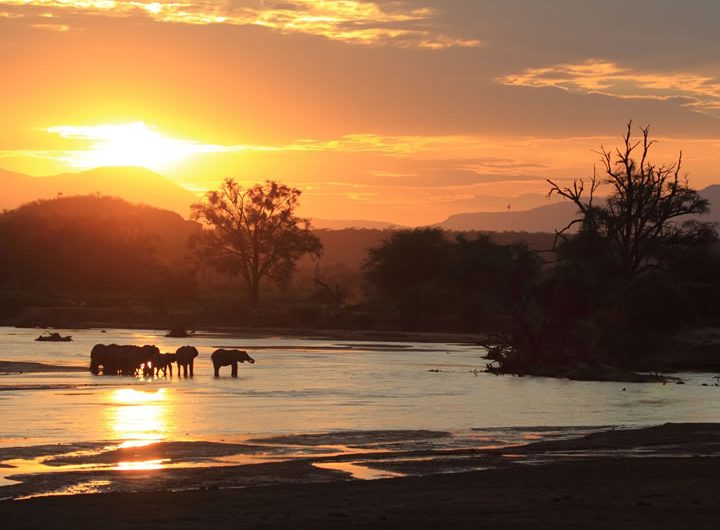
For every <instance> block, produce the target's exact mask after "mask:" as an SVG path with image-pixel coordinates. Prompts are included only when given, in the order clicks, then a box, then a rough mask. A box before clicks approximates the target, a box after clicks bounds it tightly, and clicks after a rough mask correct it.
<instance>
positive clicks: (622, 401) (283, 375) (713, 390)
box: [0, 328, 720, 447]
mask: <svg viewBox="0 0 720 530" xmlns="http://www.w3.org/2000/svg"><path fill="white" fill-rule="evenodd" d="M40 333H41V330H32V329H15V328H0V360H7V361H32V362H42V363H49V364H67V365H77V366H87V365H88V363H89V353H90V349H91V348H92V346H93V345H94V344H96V343H105V344H109V343H117V344H155V345H157V346H158V347H159V348H160V350H161V351H175V349H176V348H177V347H178V346H181V345H183V344H192V345H194V346H196V347H197V348H198V350H199V351H200V356H199V357H198V358H197V359H196V364H195V374H196V375H195V377H194V378H193V379H178V378H177V376H175V377H173V378H172V379H170V378H168V379H155V380H151V381H147V380H140V379H132V378H122V377H101V376H93V375H92V374H90V373H89V372H73V373H28V374H13V375H2V376H0V447H17V446H23V445H38V444H56V443H68V442H99V441H103V442H104V441H113V442H119V443H134V442H142V441H158V440H164V441H174V440H205V441H208V440H215V441H220V440H223V441H232V440H242V439H247V438H248V437H258V436H272V435H280V434H288V433H322V432H333V431H346V430H390V429H392V430H395V429H398V430H405V429H407V430H417V429H426V430H442V431H451V432H482V431H483V430H493V429H507V428H509V427H538V426H569V427H572V426H606V425H623V426H640V425H654V424H660V423H665V422H695V421H697V422H715V421H720V408H718V407H717V405H716V403H717V400H718V398H720V388H717V387H714V386H702V383H706V384H708V385H712V384H713V380H712V375H713V374H682V377H683V379H685V381H686V384H685V385H675V384H667V385H662V384H631V383H608V382H575V381H567V380H558V379H549V378H530V377H525V378H518V377H508V376H501V377H498V376H494V375H490V374H486V373H482V372H478V370H482V369H483V367H484V365H485V361H484V360H483V359H482V358H481V356H482V351H481V350H480V349H479V348H478V347H477V346H472V345H462V344H446V343H442V344H438V343H393V344H387V343H385V344H379V343H372V342H357V341H353V342H346V341H339V340H314V339H304V338H283V337H270V336H268V337H262V338H242V337H231V336H224V335H203V336H200V337H193V338H187V339H170V338H165V337H162V335H161V333H160V332H156V331H137V330H108V331H107V333H101V331H100V330H61V333H62V334H72V335H73V342H69V343H48V342H34V341H33V339H34V338H35V337H37V335H39V334H40ZM221 346H222V347H233V348H240V349H246V350H248V352H249V353H250V355H252V356H253V357H254V358H255V360H256V363H255V364H254V365H249V364H242V365H240V369H239V377H238V378H237V379H232V378H230V368H229V367H224V368H222V369H221V374H220V375H221V377H220V378H219V379H215V378H213V377H212V366H211V363H210V358H209V357H210V353H211V352H212V351H213V350H214V349H215V348H217V347H221ZM437 370H439V372H438V371H437Z"/></svg>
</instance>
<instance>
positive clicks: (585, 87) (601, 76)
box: [500, 60, 720, 112]
mask: <svg viewBox="0 0 720 530" xmlns="http://www.w3.org/2000/svg"><path fill="white" fill-rule="evenodd" d="M500 81H501V82H502V83H504V84H506V85H513V86H525V87H535V88H538V87H554V88H559V89H561V90H567V91H570V92H582V93H588V94H603V95H606V96H611V97H616V98H623V99H657V100H678V101H679V102H680V103H681V104H682V105H685V106H688V107H691V108H693V109H695V110H697V111H702V112H716V111H720V78H718V77H716V76H711V75H698V74H693V73H685V72H659V71H658V72H652V71H640V70H636V69H632V68H627V67H623V66H620V65H618V64H617V63H614V62H611V61H603V60H588V61H585V62H583V63H577V64H559V65H553V66H548V67H543V68H528V69H527V70H525V71H523V72H522V73H519V74H513V75H508V76H505V77H503V78H501V79H500Z"/></svg>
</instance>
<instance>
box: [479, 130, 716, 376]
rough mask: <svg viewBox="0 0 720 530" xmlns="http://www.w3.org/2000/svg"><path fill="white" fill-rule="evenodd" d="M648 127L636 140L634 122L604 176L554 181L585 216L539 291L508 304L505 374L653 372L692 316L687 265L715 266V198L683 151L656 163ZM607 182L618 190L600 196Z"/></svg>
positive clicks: (563, 237) (608, 155) (562, 242)
mask: <svg viewBox="0 0 720 530" xmlns="http://www.w3.org/2000/svg"><path fill="white" fill-rule="evenodd" d="M641 132H642V137H641V139H640V140H638V141H634V140H633V139H632V135H631V133H632V123H629V124H628V127H627V133H626V134H625V136H624V137H623V145H622V146H621V147H620V148H619V149H617V150H615V151H614V152H613V151H609V150H606V149H604V148H602V149H601V151H600V154H601V157H602V158H601V159H602V163H603V166H604V172H605V177H604V178H602V179H599V178H597V176H596V175H593V177H592V178H591V179H590V180H589V182H585V181H583V180H575V181H574V182H573V184H572V185H571V186H570V187H565V188H561V187H560V186H559V185H558V184H556V183H555V182H553V181H550V180H549V181H548V182H549V184H550V186H551V189H550V194H552V193H557V194H558V195H561V196H562V197H565V198H566V199H568V200H570V201H572V202H573V203H574V204H575V205H576V206H577V208H578V210H579V215H578V217H577V219H575V220H573V221H572V222H571V223H570V224H569V225H568V226H567V227H566V228H565V229H563V230H561V231H560V232H558V234H557V238H556V243H559V244H557V245H556V251H557V257H558V262H557V263H556V264H555V265H554V266H553V267H552V268H551V269H549V270H548V273H547V274H546V275H545V278H544V279H543V280H542V281H541V282H539V283H538V284H537V285H536V286H534V289H533V290H532V291H528V293H526V294H528V295H530V296H525V297H524V298H521V301H522V303H516V304H514V305H512V306H511V307H510V308H509V309H510V311H508V315H509V318H508V320H507V322H506V326H505V329H504V330H503V333H501V334H500V335H499V340H498V342H497V343H496V344H494V345H492V347H491V354H492V357H493V358H494V359H495V360H497V361H499V363H500V370H501V371H509V372H514V373H522V372H528V373H536V374H537V373H546V374H550V375H552V374H558V373H562V372H563V371H565V373H572V371H573V370H577V369H580V368H579V367H583V366H584V367H588V366H589V367H598V366H600V365H603V364H610V365H613V366H620V367H624V368H643V369H647V364H646V360H647V359H648V358H649V356H651V355H653V354H657V353H658V352H659V351H660V350H661V348H662V347H663V344H664V341H665V337H667V335H668V333H669V332H671V331H672V330H673V329H677V328H678V326H682V325H684V324H686V323H688V322H691V321H692V318H693V317H694V315H693V313H694V311H693V303H692V299H691V296H690V292H691V291H690V290H689V289H688V282H687V281H686V279H690V280H691V281H696V280H697V278H698V277H702V276H700V275H698V274H692V273H690V274H688V272H689V271H687V270H682V269H683V268H684V267H687V266H688V263H687V261H686V260H683V259H681V256H685V255H687V256H690V255H691V256H695V257H696V258H697V259H698V263H696V264H694V265H692V266H691V268H695V267H700V268H702V269H703V270H704V269H710V268H712V267H713V266H714V264H716V263H717V262H718V261H717V257H716V254H717V252H716V251H714V250H713V249H714V248H715V247H716V246H717V234H716V232H715V228H714V225H713V224H712V223H709V222H704V221H702V220H701V219H700V218H699V216H700V215H702V214H704V213H706V212H707V210H708V202H707V200H705V199H703V198H702V197H700V196H699V194H698V193H697V192H696V191H695V190H694V189H692V188H690V187H689V185H688V181H687V178H686V177H684V176H683V177H681V175H680V172H681V162H682V153H681V154H680V157H679V158H678V160H677V162H676V163H674V164H669V165H667V164H662V165H656V164H654V163H652V162H650V161H649V159H648V155H649V151H650V148H651V146H652V145H653V142H652V141H650V140H649V129H648V128H647V127H646V128H641ZM601 184H605V185H606V186H607V187H608V188H609V194H608V195H607V196H606V197H604V198H601V199H598V198H596V196H595V195H596V192H597V191H598V189H599V187H600V185H601ZM578 225H579V230H578V231H577V232H576V233H570V228H571V227H574V226H578ZM700 262H703V265H702V266H701V265H700ZM708 277H710V275H709V274H707V273H706V274H705V279H706V280H707V278H708ZM709 305H710V304H706V306H709ZM582 369H584V368H582ZM568 370H569V372H568Z"/></svg>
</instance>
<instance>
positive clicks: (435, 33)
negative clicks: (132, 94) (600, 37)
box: [0, 0, 481, 49]
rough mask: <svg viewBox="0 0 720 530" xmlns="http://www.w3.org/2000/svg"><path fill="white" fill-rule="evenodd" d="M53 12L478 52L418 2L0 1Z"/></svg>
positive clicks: (473, 42) (474, 42) (476, 43)
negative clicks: (249, 27)
mask: <svg viewBox="0 0 720 530" xmlns="http://www.w3.org/2000/svg"><path fill="white" fill-rule="evenodd" d="M3 5H4V6H20V7H24V8H42V9H45V10H48V9H52V10H58V11H63V12H70V13H80V14H94V15H98V14H100V15H106V16H145V17H148V18H150V19H152V20H155V21H159V22H171V23H180V24H200V25H206V24H230V25H241V26H245V25H255V26H262V27H266V28H269V29H271V30H274V31H278V32H280V33H305V34H310V35H319V36H323V37H326V38H328V39H331V40H336V41H341V42H345V43H349V44H360V45H393V46H399V47H407V48H420V49H443V48H455V47H477V46H480V45H481V42H480V41H479V40H477V39H473V38H465V37H462V36H459V35H453V34H451V33H448V32H447V31H445V30H442V29H440V28H439V27H438V26H437V25H436V24H435V22H436V21H437V19H438V16H439V15H438V11H437V9H435V8H430V7H427V6H418V3H417V2H410V1H395V2H390V3H382V2H370V1H362V0H286V1H284V2H273V1H266V0H251V1H242V2H241V1H228V2H217V1H210V0H188V1H183V2H177V1H168V0H162V1H146V0H122V1H120V0H117V1H116V0H0V6H3Z"/></svg>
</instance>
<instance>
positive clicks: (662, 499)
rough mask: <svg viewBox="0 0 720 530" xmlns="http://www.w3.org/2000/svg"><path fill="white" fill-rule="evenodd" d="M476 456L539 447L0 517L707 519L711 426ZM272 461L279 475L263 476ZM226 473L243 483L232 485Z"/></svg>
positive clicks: (709, 524) (188, 480)
mask: <svg viewBox="0 0 720 530" xmlns="http://www.w3.org/2000/svg"><path fill="white" fill-rule="evenodd" d="M486 452H489V453H493V452H495V453H496V456H500V454H499V453H502V454H503V455H505V456H511V454H510V453H513V454H515V456H518V455H524V456H525V457H526V458H527V457H532V456H536V457H537V456H538V455H542V456H543V458H544V459H541V460H538V462H539V461H543V462H546V463H544V464H543V465H527V463H525V464H513V463H512V459H507V460H509V464H508V465H506V466H503V467H499V468H496V469H490V470H486V471H475V472H467V473H447V468H445V467H443V464H442V459H441V458H431V459H429V460H428V462H430V464H428V466H427V468H426V469H425V473H427V474H425V475H423V476H410V477H404V478H395V479H384V480H372V481H362V480H350V479H348V477H347V476H346V475H343V474H342V473H339V472H337V471H331V472H326V471H324V470H321V469H317V468H314V467H313V466H310V465H309V463H308V462H303V461H298V462H289V463H284V464H270V465H267V464H260V465H257V466H237V467H232V468H222V471H221V470H216V471H215V472H217V473H222V477H223V480H222V481H218V482H215V483H212V482H210V483H207V482H206V483H205V485H203V486H201V487H200V488H199V489H195V490H191V491H178V492H172V491H168V486H169V485H170V484H169V483H167V482H165V483H164V484H163V482H162V480H160V481H159V482H158V483H156V484H155V487H156V488H157V489H155V490H145V491H142V492H137V493H125V492H119V493H117V492H116V493H107V494H95V495H74V496H62V497H41V498H33V499H29V500H24V501H3V502H0V521H2V525H3V528H12V529H14V528H45V529H47V528H50V529H54V528H82V527H95V526H101V527H102V528H108V529H115V528H129V527H133V528H201V527H202V528H231V527H232V528H395V529H405V528H407V529H410V528H413V529H418V528H438V527H445V528H473V529H474V528H523V529H524V528H528V529H530V528H533V529H537V528H573V529H575V528H591V529H595V528H597V529H600V528H603V529H604V528H628V529H630V528H632V529H644V528H648V529H649V528H653V529H657V528H678V529H680V528H682V529H685V528H716V527H717V520H718V516H720V507H718V502H717V492H718V491H720V425H717V424H682V425H666V426H661V427H656V428H649V429H642V430H617V431H610V432H603V433H595V434H591V435H589V436H586V437H583V438H580V439H578V440H553V441H545V442H541V443H536V444H529V445H526V446H520V447H515V448H513V449H512V450H511V451H509V450H508V448H502V449H495V450H493V449H489V450H487V451H486ZM435 456H438V455H435ZM487 456H490V455H489V454H488V455H487ZM433 462H435V464H433ZM526 462H527V460H526ZM277 465H280V466H284V470H283V472H284V473H286V475H285V480H284V481H282V482H279V483H266V482H263V480H265V481H268V480H269V479H268V477H269V476H270V475H272V474H273V473H277V472H278V469H279V468H274V470H272V471H271V468H273V466H277ZM207 472H208V470H197V469H196V470H191V471H187V470H186V471H181V470H173V471H170V470H164V471H163V473H158V476H162V475H163V474H164V475H165V476H166V478H169V476H170V475H173V474H176V475H177V474H180V476H179V478H180V479H181V480H182V482H184V484H185V486H186V487H190V486H191V485H192V484H193V483H197V482H194V481H195V480H196V479H197V478H198V476H199V475H195V476H193V473H202V474H204V475H205V476H207ZM143 473H150V472H148V471H145V472H143ZM243 477H245V478H246V479H247V478H248V477H250V478H253V477H254V480H255V482H253V481H250V482H246V481H243V480H242V479H243ZM136 478H137V479H138V480H139V479H140V478H141V477H140V476H137V477H136ZM233 478H234V479H235V480H236V484H238V485H241V484H244V487H238V486H237V485H236V486H233V480H232V479H233ZM128 480H132V476H128Z"/></svg>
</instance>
